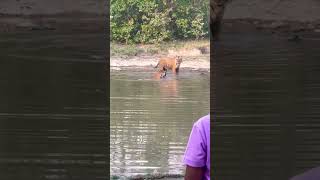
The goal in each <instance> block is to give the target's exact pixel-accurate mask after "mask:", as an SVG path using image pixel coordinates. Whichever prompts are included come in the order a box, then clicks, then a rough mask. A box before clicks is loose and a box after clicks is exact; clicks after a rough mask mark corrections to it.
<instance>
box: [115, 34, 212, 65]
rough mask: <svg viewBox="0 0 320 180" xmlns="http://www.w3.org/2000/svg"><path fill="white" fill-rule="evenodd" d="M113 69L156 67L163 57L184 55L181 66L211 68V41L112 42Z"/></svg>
mask: <svg viewBox="0 0 320 180" xmlns="http://www.w3.org/2000/svg"><path fill="white" fill-rule="evenodd" d="M110 55H111V56H110V67H111V70H121V69H123V68H130V67H131V68H139V67H146V68H148V67H154V66H156V64H157V63H158V61H159V59H160V58H161V57H173V56H176V55H179V56H182V58H183V62H182V63H181V66H180V67H181V68H186V69H191V70H207V71H208V70H209V69H210V41H209V40H208V39H203V40H198V41H196V40H193V41H171V42H165V43H161V44H154V45H141V44H138V45H124V44H119V43H111V46H110Z"/></svg>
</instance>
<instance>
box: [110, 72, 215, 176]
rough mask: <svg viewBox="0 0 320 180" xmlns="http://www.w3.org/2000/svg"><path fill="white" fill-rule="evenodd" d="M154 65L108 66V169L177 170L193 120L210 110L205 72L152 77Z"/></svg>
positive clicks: (126, 172) (127, 172)
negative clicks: (120, 68) (113, 68)
mask: <svg viewBox="0 0 320 180" xmlns="http://www.w3.org/2000/svg"><path fill="white" fill-rule="evenodd" d="M153 71H154V70H150V69H147V68H145V69H138V70H133V71H129V70H124V71H113V72H111V83H110V88H111V92H110V93H111V96H110V102H111V123H110V124H111V126H110V128H111V133H110V144H111V148H110V151H111V154H110V159H111V161H110V168H111V175H114V176H122V177H131V176H136V175H146V174H164V175H173V174H175V175H181V174H183V172H184V166H183V164H182V157H183V153H184V150H185V147H186V143H187V140H188V136H189V133H190V131H191V128H192V123H193V122H194V121H195V120H197V119H198V118H199V117H201V116H203V115H206V114H208V113H209V101H210V100H209V98H210V92H209V86H210V85H209V83H210V78H209V73H208V72H196V71H187V70H186V71H184V70H181V71H180V74H179V75H178V76H177V77H175V76H173V75H172V74H168V76H167V78H166V79H162V80H155V79H152V73H153Z"/></svg>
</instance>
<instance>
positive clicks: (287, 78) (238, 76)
mask: <svg viewBox="0 0 320 180" xmlns="http://www.w3.org/2000/svg"><path fill="white" fill-rule="evenodd" d="M301 38H302V40H301V41H299V42H290V41H288V40H287V38H286V37H283V36H280V35H278V34H265V33H261V32H230V33H224V34H222V38H221V39H223V40H221V42H219V43H217V44H216V46H215V47H216V49H215V50H216V51H215V52H216V57H215V58H216V63H217V66H216V67H218V68H217V69H215V70H216V73H217V75H216V79H215V83H214V84H213V85H214V86H216V88H215V89H216V95H215V97H216V100H215V104H214V106H213V107H214V108H215V109H214V110H213V111H214V112H215V113H216V121H215V124H214V126H213V131H211V132H212V136H213V142H214V143H213V145H214V148H212V149H213V156H212V161H213V162H215V163H213V164H216V166H217V167H219V168H216V171H215V173H214V176H215V178H216V179H224V180H233V179H274V180H278V179H279V180H280V179H281V180H282V179H289V178H290V177H292V176H293V175H295V174H297V173H298V172H300V171H301V169H309V168H312V167H314V166H317V165H318V164H319V161H318V160H319V158H318V157H319V153H320V151H319V142H320V136H319V135H320V128H318V127H319V125H320V121H319V119H320V114H319V112H320V109H319V107H320V106H319V105H320V101H319V100H320V98H319V87H320V78H319V77H320V71H319V69H320V68H319V67H320V64H319V58H320V57H319V52H318V51H319V49H318V48H317V47H318V44H319V34H302V35H301Z"/></svg>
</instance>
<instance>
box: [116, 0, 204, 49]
mask: <svg viewBox="0 0 320 180" xmlns="http://www.w3.org/2000/svg"><path fill="white" fill-rule="evenodd" d="M208 3H209V1H202V0H198V1H196V2H194V0H191V1H190V0H111V6H110V7H111V8H110V14H111V15H110V21H111V22H110V25H111V39H112V40H114V41H119V42H125V43H126V44H128V43H158V42H161V41H166V40H172V39H190V38H199V37H203V36H207V35H208V27H209V26H208V15H207V14H208Z"/></svg>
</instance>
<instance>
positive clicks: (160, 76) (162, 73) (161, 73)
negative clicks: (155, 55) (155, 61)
mask: <svg viewBox="0 0 320 180" xmlns="http://www.w3.org/2000/svg"><path fill="white" fill-rule="evenodd" d="M166 75H167V70H166V69H160V70H158V71H157V72H155V73H154V75H153V77H154V78H155V79H163V78H165V77H166Z"/></svg>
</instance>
